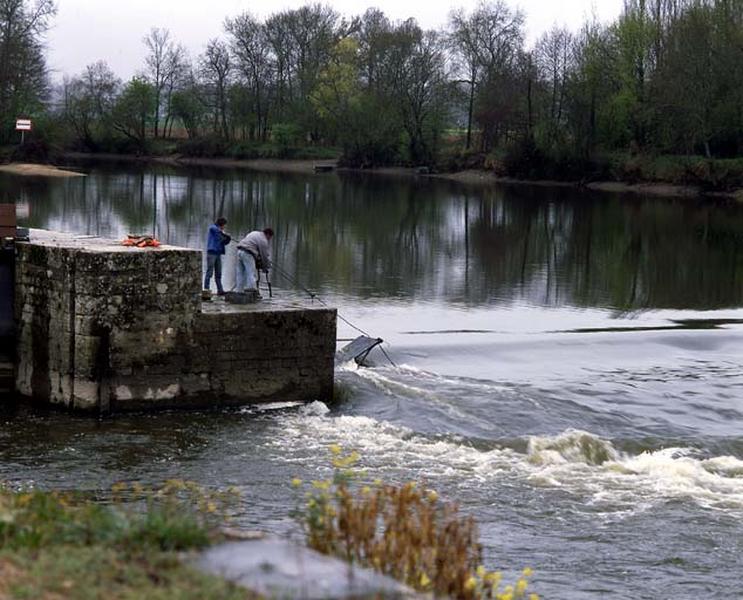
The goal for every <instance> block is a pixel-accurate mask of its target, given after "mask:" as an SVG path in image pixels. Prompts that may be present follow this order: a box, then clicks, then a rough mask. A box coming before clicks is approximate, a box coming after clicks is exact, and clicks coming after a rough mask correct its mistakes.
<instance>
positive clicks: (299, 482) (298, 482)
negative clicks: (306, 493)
mask: <svg viewBox="0 0 743 600" xmlns="http://www.w3.org/2000/svg"><path fill="white" fill-rule="evenodd" d="M300 485H302V480H301V479H299V477H295V478H294V479H292V487H295V488H296V487H299V486H300Z"/></svg>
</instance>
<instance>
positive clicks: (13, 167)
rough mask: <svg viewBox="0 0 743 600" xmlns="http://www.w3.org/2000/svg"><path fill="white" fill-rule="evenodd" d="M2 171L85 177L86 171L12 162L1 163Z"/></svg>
mask: <svg viewBox="0 0 743 600" xmlns="http://www.w3.org/2000/svg"><path fill="white" fill-rule="evenodd" d="M0 172H2V173H11V174H13V175H22V176H25V177H85V173H78V172H77V171H70V170H69V169H64V168H60V167H55V166H54V165H39V164H34V163H10V164H7V165H0Z"/></svg>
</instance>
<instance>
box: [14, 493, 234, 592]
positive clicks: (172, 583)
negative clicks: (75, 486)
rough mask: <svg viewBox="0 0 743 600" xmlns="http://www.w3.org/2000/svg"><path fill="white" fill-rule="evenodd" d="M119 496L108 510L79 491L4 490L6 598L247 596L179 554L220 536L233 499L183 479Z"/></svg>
mask: <svg viewBox="0 0 743 600" xmlns="http://www.w3.org/2000/svg"><path fill="white" fill-rule="evenodd" d="M114 491H115V493H116V494H117V497H116V498H115V499H114V500H115V501H114V503H113V504H111V505H105V504H101V503H98V502H95V499H94V498H91V497H88V496H85V495H81V494H62V493H48V492H39V491H35V492H28V493H26V492H20V493H16V492H11V491H8V490H0V597H2V598H80V599H87V598H114V599H117V598H119V599H132V600H134V599H135V598H162V599H165V598H183V599H190V598H193V599H194V600H197V599H201V598H214V599H217V598H219V599H230V598H234V599H238V598H242V599H244V598H245V597H246V596H247V594H246V591H245V590H244V589H241V588H237V587H236V586H233V585H232V584H229V583H227V582H225V581H223V580H221V579H218V578H216V577H211V576H208V575H204V574H202V573H199V572H197V571H195V570H193V569H190V568H189V567H187V566H184V564H183V563H182V562H181V561H180V560H179V552H182V551H188V550H195V549H199V548H202V547H204V546H206V545H208V544H210V543H212V542H214V541H216V540H218V539H219V535H218V533H217V532H218V529H217V527H216V524H217V523H218V522H219V520H220V519H221V517H218V515H219V514H221V511H222V509H223V507H224V502H225V501H226V500H227V499H228V498H227V497H226V496H224V495H210V494H204V493H203V492H201V491H200V490H199V489H198V488H197V487H196V486H193V485H189V484H184V483H183V482H170V483H168V484H166V485H165V486H164V487H163V488H162V489H160V490H158V491H157V492H148V493H145V492H144V491H142V490H141V489H137V488H136V486H135V488H133V489H128V488H126V487H125V486H117V488H116V489H115V490H114ZM122 493H126V498H127V503H126V504H124V503H123V502H121V500H122V497H121V496H120V494H122ZM133 501H134V502H135V504H134V505H132V504H131V502H133ZM127 507H130V508H127Z"/></svg>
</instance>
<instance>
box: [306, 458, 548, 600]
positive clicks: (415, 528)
mask: <svg viewBox="0 0 743 600" xmlns="http://www.w3.org/2000/svg"><path fill="white" fill-rule="evenodd" d="M331 452H332V455H333V456H332V461H333V466H334V476H333V478H332V479H329V480H325V481H314V482H312V484H311V488H310V489H309V491H307V492H306V493H305V498H304V501H303V502H301V503H300V507H299V508H298V516H299V518H300V520H301V522H302V523H303V526H304V529H305V532H306V536H307V543H308V545H309V546H310V547H311V548H313V549H315V550H317V551H318V552H322V553H324V554H330V555H334V556H338V557H339V558H342V559H344V560H347V561H349V562H351V563H355V564H358V565H360V566H363V567H369V568H372V569H375V570H376V571H378V572H380V573H383V574H385V575H388V576H390V577H393V578H395V579H397V580H399V581H402V582H403V583H405V584H407V585H408V586H410V587H412V588H414V589H416V590H418V591H421V592H426V593H433V594H434V596H435V597H445V598H460V599H464V600H471V599H485V598H495V599H497V600H516V599H525V598H527V589H528V587H529V581H528V579H529V577H530V576H531V575H532V570H531V569H530V568H526V569H524V571H523V572H522V574H521V577H519V579H518V580H517V581H516V583H515V585H502V579H503V578H502V575H501V573H500V572H497V571H493V572H491V571H488V570H487V569H485V567H484V566H483V565H482V549H481V546H480V544H479V541H478V534H477V526H476V524H475V522H474V520H473V519H472V518H471V517H464V516H462V515H460V514H459V512H458V508H457V506H456V505H454V504H445V503H443V502H441V501H440V500H439V497H438V494H436V492H434V491H433V490H426V489H424V488H422V487H421V486H419V485H417V484H415V483H408V484H406V485H403V486H393V485H385V484H383V483H382V482H381V481H377V482H374V483H373V484H372V485H364V484H363V482H361V478H360V475H361V474H360V473H358V472H356V471H354V469H353V467H354V465H355V463H356V462H357V461H358V459H359V455H358V454H357V453H356V452H350V453H345V454H344V453H343V450H342V449H341V448H340V447H339V446H333V447H331ZM293 484H294V486H295V487H296V488H302V487H303V484H302V482H301V481H299V480H296V479H295V480H294V482H293ZM528 598H529V600H538V596H537V595H536V594H529V595H528Z"/></svg>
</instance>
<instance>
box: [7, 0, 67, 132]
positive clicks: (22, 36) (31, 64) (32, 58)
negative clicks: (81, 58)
mask: <svg viewBox="0 0 743 600" xmlns="http://www.w3.org/2000/svg"><path fill="white" fill-rule="evenodd" d="M56 10H57V9H56V6H55V4H54V2H53V0H37V1H36V2H34V3H32V2H30V1H29V0H0V114H2V115H3V123H2V125H1V126H0V139H2V140H3V141H6V142H7V141H9V140H10V139H11V136H14V135H15V131H14V130H15V119H16V118H17V117H21V116H25V117H30V116H34V115H35V114H38V113H40V112H41V111H42V109H43V100H44V99H45V96H46V94H47V91H48V81H47V69H46V61H45V59H44V47H43V36H44V34H45V33H46V31H47V29H48V28H49V26H50V20H51V18H52V17H53V16H54V15H55V14H56Z"/></svg>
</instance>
